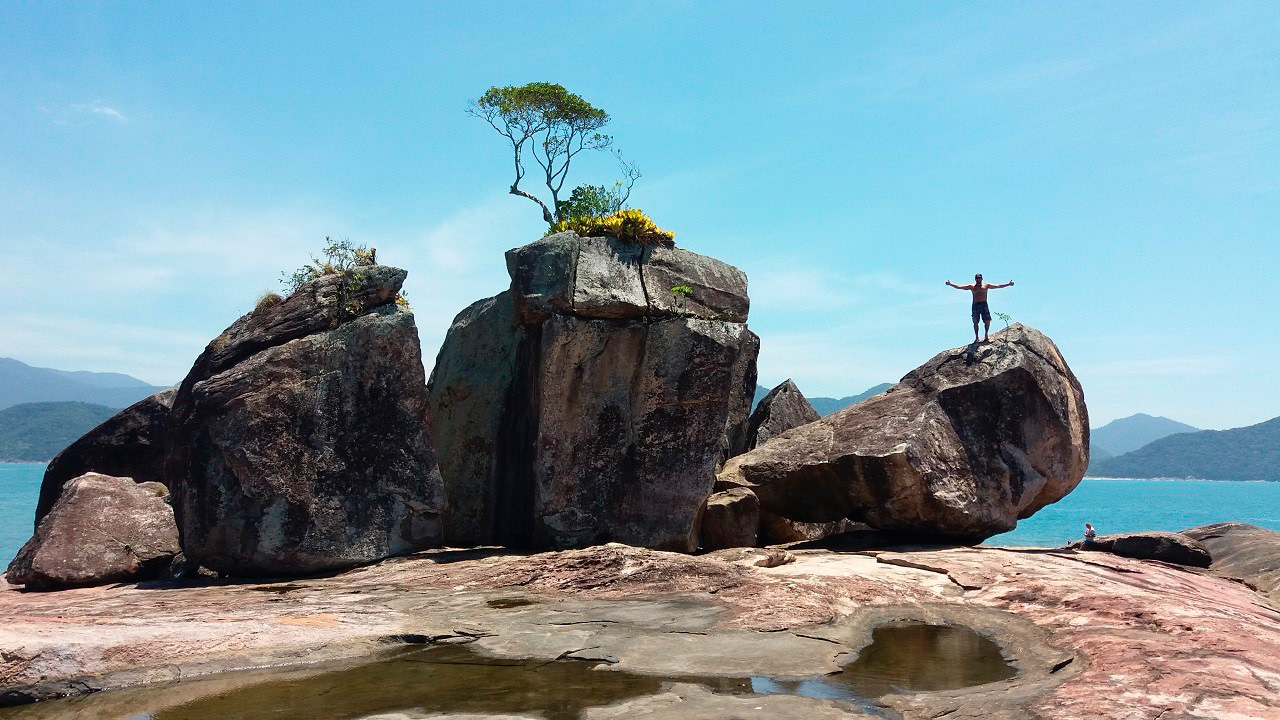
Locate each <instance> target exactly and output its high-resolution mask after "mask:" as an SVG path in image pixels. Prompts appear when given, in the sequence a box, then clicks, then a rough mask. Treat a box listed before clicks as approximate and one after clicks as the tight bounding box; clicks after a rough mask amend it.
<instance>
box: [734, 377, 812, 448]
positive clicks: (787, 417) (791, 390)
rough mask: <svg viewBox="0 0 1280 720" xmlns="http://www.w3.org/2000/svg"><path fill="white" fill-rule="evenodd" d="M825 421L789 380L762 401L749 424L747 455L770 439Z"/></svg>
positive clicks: (770, 392) (752, 414) (771, 391)
mask: <svg viewBox="0 0 1280 720" xmlns="http://www.w3.org/2000/svg"><path fill="white" fill-rule="evenodd" d="M820 419H822V416H821V415H819V414H818V411H817V410H814V409H813V406H812V405H810V404H809V401H808V400H806V399H805V397H804V394H803V393H801V392H800V388H798V387H796V384H795V383H794V382H792V381H791V379H790V378H787V379H786V380H785V381H783V383H782V384H781V385H779V386H778V387H776V388H774V389H772V390H770V391H769V394H768V395H765V396H764V398H762V399H761V400H760V404H759V405H757V406H756V409H755V411H754V412H752V413H751V419H750V421H749V422H748V423H747V444H746V447H745V448H743V452H745V451H747V450H752V449H754V448H756V447H757V446H759V445H763V444H764V443H765V442H766V441H768V440H769V439H770V438H773V437H776V436H778V435H781V434H782V433H784V432H786V431H788V430H790V429H792V428H797V427H800V426H801V425H807V424H808V423H811V422H815V421H817V420H820Z"/></svg>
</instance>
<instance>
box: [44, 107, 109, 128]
mask: <svg viewBox="0 0 1280 720" xmlns="http://www.w3.org/2000/svg"><path fill="white" fill-rule="evenodd" d="M39 110H40V112H42V113H44V114H45V115H48V116H49V117H50V119H51V120H52V121H53V124H54V125H86V124H88V123H90V122H93V121H95V120H98V121H106V122H110V123H113V124H116V125H124V124H125V123H127V122H129V118H128V116H126V115H125V114H124V112H123V111H122V110H120V109H119V108H117V107H114V106H112V105H108V104H107V103H104V102H83V103H71V104H70V105H64V106H62V107H58V108H51V107H48V106H44V105H42V106H40V108H39Z"/></svg>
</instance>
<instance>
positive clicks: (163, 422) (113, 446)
mask: <svg viewBox="0 0 1280 720" xmlns="http://www.w3.org/2000/svg"><path fill="white" fill-rule="evenodd" d="M177 393H178V391H177V389H176V388H174V389H171V390H165V391H164V392H161V393H157V394H155V395H152V396H151V397H149V398H147V399H145V400H140V401H138V402H136V403H134V404H133V405H130V406H129V407H127V408H125V409H124V410H121V411H120V412H118V413H116V414H115V415H114V416H112V417H111V418H110V419H108V420H107V421H106V422H104V423H102V424H101V425H99V426H98V427H96V428H94V429H92V430H90V431H89V432H87V433H85V435H84V437H82V438H80V439H79V440H76V441H75V442H73V443H71V444H70V445H68V446H67V448H66V449H65V450H63V451H62V452H60V453H58V455H57V457H55V458H54V459H53V460H51V461H49V466H48V467H47V468H45V471H44V480H43V481H42V482H41V483H40V499H39V500H38V501H37V503H36V524H37V525H39V524H40V520H41V519H42V518H43V517H44V516H45V515H47V514H48V513H49V511H50V510H52V509H53V505H54V503H56V502H57V501H58V498H59V497H60V496H61V495H62V486H63V485H65V484H67V482H68V481H70V480H72V479H74V478H78V477H80V476H81V475H84V474H85V473H90V472H96V473H102V474H104V475H113V476H116V477H127V478H133V480H134V481H135V482H140V483H143V482H162V481H163V480H164V454H165V439H166V435H167V433H168V431H169V409H170V408H172V407H173V398H174V396H175V395H176V394H177Z"/></svg>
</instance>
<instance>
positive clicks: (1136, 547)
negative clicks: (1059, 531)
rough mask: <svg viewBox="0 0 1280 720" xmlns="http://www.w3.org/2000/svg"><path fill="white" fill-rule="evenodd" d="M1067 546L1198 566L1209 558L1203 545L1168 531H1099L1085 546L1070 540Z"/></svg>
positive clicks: (1206, 564) (1134, 557) (1205, 565)
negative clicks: (1097, 535)
mask: <svg viewBox="0 0 1280 720" xmlns="http://www.w3.org/2000/svg"><path fill="white" fill-rule="evenodd" d="M1071 547H1074V548H1080V549H1084V550H1096V551H1098V552H1109V553H1111V554H1113V555H1120V556H1123V557H1127V558H1133V559H1135V560H1159V561H1161V562H1167V563H1173V564H1175V565H1189V566H1191V567H1201V568H1207V567H1209V562H1210V559H1211V558H1210V556H1209V551H1208V550H1207V549H1206V548H1205V546H1204V545H1201V544H1200V543H1199V542H1196V541H1195V540H1193V539H1191V538H1189V537H1187V536H1186V535H1183V534H1181V533H1171V532H1145V533H1125V534H1121V535H1101V536H1099V537H1098V538H1097V539H1096V540H1094V541H1093V542H1092V543H1091V544H1090V545H1089V547H1087V548H1085V547H1083V546H1082V544H1081V543H1079V542H1075V543H1072V544H1071Z"/></svg>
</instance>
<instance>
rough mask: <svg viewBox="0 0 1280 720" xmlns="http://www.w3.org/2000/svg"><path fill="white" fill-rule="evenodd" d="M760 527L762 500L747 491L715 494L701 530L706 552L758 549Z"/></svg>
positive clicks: (705, 509)
mask: <svg viewBox="0 0 1280 720" xmlns="http://www.w3.org/2000/svg"><path fill="white" fill-rule="evenodd" d="M759 527H760V500H759V499H758V498H756V495H755V493H753V492H751V491H750V490H748V489H746V488H734V489H732V490H726V491H724V492H718V493H712V494H711V496H710V497H708V498H707V506H706V507H705V508H704V509H703V511H702V522H701V527H700V537H701V540H700V542H699V543H698V544H699V545H700V546H701V547H702V549H704V550H723V549H725V548H735V547H755V545H756V534H757V531H758V529H759Z"/></svg>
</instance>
